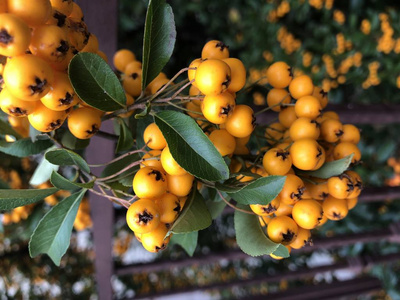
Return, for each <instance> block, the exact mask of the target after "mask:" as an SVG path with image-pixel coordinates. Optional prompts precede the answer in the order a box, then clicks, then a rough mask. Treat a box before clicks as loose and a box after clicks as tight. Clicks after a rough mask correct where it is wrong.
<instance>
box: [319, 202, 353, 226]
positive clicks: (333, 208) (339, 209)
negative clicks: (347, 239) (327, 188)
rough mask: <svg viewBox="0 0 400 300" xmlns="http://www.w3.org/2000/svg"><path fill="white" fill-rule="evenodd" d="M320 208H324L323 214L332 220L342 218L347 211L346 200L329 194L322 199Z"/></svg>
mask: <svg viewBox="0 0 400 300" xmlns="http://www.w3.org/2000/svg"><path fill="white" fill-rule="evenodd" d="M322 209H323V210H324V215H326V217H327V218H328V219H329V220H332V221H339V220H342V219H344V218H345V217H346V216H347V214H348V212H349V208H348V206H347V200H346V199H337V198H335V197H333V196H329V197H328V198H326V199H325V200H324V202H323V203H322Z"/></svg>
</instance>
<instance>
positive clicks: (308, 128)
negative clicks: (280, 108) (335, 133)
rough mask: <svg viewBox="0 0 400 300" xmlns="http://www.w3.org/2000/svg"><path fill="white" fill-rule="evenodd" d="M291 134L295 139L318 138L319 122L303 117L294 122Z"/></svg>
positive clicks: (290, 130)
mask: <svg viewBox="0 0 400 300" xmlns="http://www.w3.org/2000/svg"><path fill="white" fill-rule="evenodd" d="M289 134H290V138H291V139H292V140H293V141H297V140H300V139H312V140H316V139H318V137H319V134H320V130H319V124H318V122H317V121H315V120H312V119H310V118H305V117H301V118H298V119H296V120H295V121H294V122H293V123H292V125H291V126H290V129H289Z"/></svg>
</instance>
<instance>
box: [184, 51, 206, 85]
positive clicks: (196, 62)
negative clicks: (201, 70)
mask: <svg viewBox="0 0 400 300" xmlns="http://www.w3.org/2000/svg"><path fill="white" fill-rule="evenodd" d="M202 62H203V60H202V59H201V58H196V59H195V60H193V61H192V62H191V63H190V65H189V67H188V68H189V69H188V79H189V81H192V80H193V79H195V77H196V71H197V67H198V66H199V65H200V64H201V63H202ZM192 85H193V86H196V87H197V85H196V81H193V82H192Z"/></svg>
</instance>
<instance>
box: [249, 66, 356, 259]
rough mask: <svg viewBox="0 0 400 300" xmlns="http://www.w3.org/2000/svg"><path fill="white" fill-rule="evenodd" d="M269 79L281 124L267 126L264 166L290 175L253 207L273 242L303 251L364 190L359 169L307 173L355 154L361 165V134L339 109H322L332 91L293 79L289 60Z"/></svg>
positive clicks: (266, 170) (301, 78)
mask: <svg viewBox="0 0 400 300" xmlns="http://www.w3.org/2000/svg"><path fill="white" fill-rule="evenodd" d="M267 80H268V83H269V84H270V85H271V86H272V89H271V90H270V91H269V93H268V95H267V103H268V107H269V109H271V110H273V111H276V112H278V113H279V122H276V123H272V124H270V125H269V126H268V127H267V128H266V130H265V138H266V140H267V142H268V144H269V145H268V146H267V147H265V148H264V149H263V150H264V151H266V152H265V154H264V155H263V160H262V165H263V166H262V167H259V169H262V170H263V173H266V174H268V175H285V176H286V182H285V185H284V187H283V189H282V191H281V192H280V194H279V195H278V197H277V198H275V199H274V200H273V201H272V202H271V203H269V204H268V205H251V209H252V210H253V212H254V213H256V214H257V215H259V216H260V223H261V224H262V225H263V226H266V232H267V234H268V236H269V238H270V239H271V240H272V241H274V242H277V243H282V244H283V245H286V246H287V247H288V249H289V250H290V249H291V248H295V249H299V248H301V247H303V246H305V245H306V244H308V243H309V241H310V240H311V233H310V230H311V229H314V228H316V227H317V226H321V225H322V224H324V223H325V222H326V221H327V220H333V221H338V220H341V219H343V218H344V217H346V215H347V213H348V211H349V209H352V208H353V207H354V206H355V205H356V204H357V197H358V196H359V194H360V192H361V188H362V181H361V178H360V176H359V175H358V174H357V173H356V172H354V171H346V172H344V173H343V174H341V175H338V176H333V177H330V178H329V179H319V178H313V177H310V176H307V175H304V172H302V171H313V170H318V169H319V168H321V167H322V166H323V165H324V163H325V162H330V161H334V160H339V159H341V158H344V157H346V156H348V155H351V154H353V158H352V163H353V164H357V163H358V162H359V161H360V158H361V152H360V150H359V149H358V147H357V145H356V144H357V143H358V142H359V140H360V132H359V130H358V128H357V127H355V126H354V125H352V124H342V123H341V122H340V120H339V116H338V115H337V114H336V113H335V112H332V111H327V112H324V113H322V110H323V108H325V107H326V105H327V103H328V97H327V94H326V93H325V92H324V91H323V90H322V89H321V88H319V87H316V86H314V85H313V82H312V80H311V78H310V77H309V76H307V75H299V76H297V77H293V74H292V69H291V68H290V67H289V66H288V65H287V64H286V63H284V62H276V63H274V64H272V65H271V66H270V67H269V68H268V70H267ZM258 173H259V174H260V172H258ZM263 176H265V175H263ZM272 256H273V255H272ZM273 257H274V258H279V257H276V256H273Z"/></svg>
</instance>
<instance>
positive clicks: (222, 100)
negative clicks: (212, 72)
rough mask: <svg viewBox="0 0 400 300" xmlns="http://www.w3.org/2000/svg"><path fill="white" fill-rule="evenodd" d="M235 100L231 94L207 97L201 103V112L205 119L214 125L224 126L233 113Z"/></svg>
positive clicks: (225, 93)
mask: <svg viewBox="0 0 400 300" xmlns="http://www.w3.org/2000/svg"><path fill="white" fill-rule="evenodd" d="M235 105H236V103H235V98H234V97H233V96H232V94H231V93H229V92H224V93H222V94H219V95H215V96H214V95H209V96H205V97H204V99H203V101H202V102H201V111H202V113H203V115H204V117H205V118H206V119H207V120H208V121H210V122H211V123H214V124H223V123H225V122H226V120H227V119H228V117H229V116H230V115H231V114H232V113H233V111H234V108H235Z"/></svg>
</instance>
